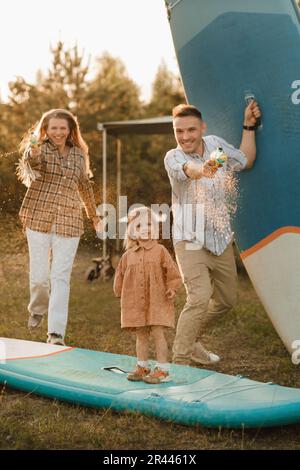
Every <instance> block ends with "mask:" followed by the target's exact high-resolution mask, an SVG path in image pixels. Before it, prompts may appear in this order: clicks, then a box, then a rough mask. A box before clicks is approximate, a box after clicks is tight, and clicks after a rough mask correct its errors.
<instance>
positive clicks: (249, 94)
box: [245, 90, 263, 130]
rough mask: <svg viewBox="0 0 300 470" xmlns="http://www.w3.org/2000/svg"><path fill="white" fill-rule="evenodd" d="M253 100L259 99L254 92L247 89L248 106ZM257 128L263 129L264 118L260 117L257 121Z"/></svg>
mask: <svg viewBox="0 0 300 470" xmlns="http://www.w3.org/2000/svg"><path fill="white" fill-rule="evenodd" d="M252 101H257V99H256V98H255V95H254V93H253V92H252V91H251V90H246V91H245V102H246V105H247V106H248V105H249V104H250V103H251V102H252ZM256 128H257V130H261V129H262V128H263V124H262V120H261V118H258V119H257V121H256Z"/></svg>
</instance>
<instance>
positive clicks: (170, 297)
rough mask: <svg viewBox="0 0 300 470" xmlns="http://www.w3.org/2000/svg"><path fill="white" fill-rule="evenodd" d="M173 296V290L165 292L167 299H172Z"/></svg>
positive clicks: (174, 291) (174, 293) (174, 292)
mask: <svg viewBox="0 0 300 470" xmlns="http://www.w3.org/2000/svg"><path fill="white" fill-rule="evenodd" d="M175 295H176V290H174V289H168V290H167V292H166V296H167V298H168V299H174V297H175Z"/></svg>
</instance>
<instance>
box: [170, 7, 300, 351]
mask: <svg viewBox="0 0 300 470" xmlns="http://www.w3.org/2000/svg"><path fill="white" fill-rule="evenodd" d="M166 3H167V6H168V13H169V19H170V25H171V30H172V35H173V40H174V45H175V50H176V53H177V58H178V63H179V67H180V71H181V76H182V81H183V84H184V88H185V92H186V95H187V98H188V101H189V103H191V104H194V105H196V106H197V107H199V109H200V110H201V111H202V113H203V116H204V119H205V121H206V122H207V124H208V132H209V131H210V133H212V134H216V135H219V136H221V137H223V138H225V139H226V140H227V141H229V142H230V143H232V144H234V145H235V146H239V144H240V141H241V133H242V120H243V111H244V108H245V95H247V94H249V92H250V94H254V96H255V97H256V99H257V100H258V102H259V103H260V105H261V108H262V111H263V118H262V123H263V127H262V129H261V130H259V131H258V132H257V147H258V155H257V160H256V163H255V165H254V167H253V168H252V169H251V170H248V171H244V172H242V173H241V175H240V198H239V208H238V212H237V214H236V216H235V217H234V220H233V227H234V231H235V234H236V241H237V244H238V247H239V249H240V252H241V257H242V259H243V261H244V264H245V267H246V269H247V271H248V274H249V276H250V278H251V280H252V282H253V284H254V287H255V289H256V291H257V293H258V295H259V296H260V299H261V300H262V303H263V304H264V307H265V309H266V311H267V313H268V314H269V317H270V319H271V321H272V322H273V324H274V326H275V328H276V329H277V331H278V333H279V335H280V336H281V338H282V340H283V342H284V344H285V345H286V347H287V349H288V350H289V351H292V350H293V349H294V347H296V345H297V343H296V341H297V340H298V341H299V340H300V203H299V199H300V189H299V188H300V25H299V7H298V2H297V0H249V1H247V0H222V1H221V0H167V2H166Z"/></svg>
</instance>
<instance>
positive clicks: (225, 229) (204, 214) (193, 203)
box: [164, 135, 247, 255]
mask: <svg viewBox="0 0 300 470" xmlns="http://www.w3.org/2000/svg"><path fill="white" fill-rule="evenodd" d="M203 141H204V154H203V156H200V155H198V154H186V153H184V152H183V150H182V149H181V148H180V147H177V148H176V149H172V150H169V151H168V152H167V154H166V156H165V160H164V163H165V168H166V171H167V173H168V176H169V179H170V183H171V186H172V212H173V227H172V233H173V243H174V244H176V243H178V242H179V241H182V240H185V241H189V242H192V243H194V244H195V245H194V247H195V249H196V248H197V247H199V248H201V247H203V246H204V248H206V249H207V250H209V251H211V252H212V253H213V254H215V255H221V254H222V253H223V251H224V250H225V249H226V247H227V246H228V245H229V243H231V241H232V238H233V232H232V229H231V224H230V215H229V213H228V208H227V205H226V194H225V189H224V181H225V177H226V174H227V175H228V173H229V172H232V171H241V170H243V169H244V168H245V167H246V165H247V158H246V156H245V154H244V153H243V152H242V151H241V150H239V149H236V148H234V147H233V146H232V145H230V144H228V143H227V142H226V141H225V140H224V139H222V138H220V137H217V136H215V135H209V136H206V137H203ZM217 147H222V148H223V151H224V153H225V154H226V155H227V157H228V160H227V161H226V162H225V163H224V165H223V166H222V167H221V168H219V169H218V171H217V174H216V176H215V177H214V178H206V177H202V178H199V179H191V178H189V177H188V176H187V175H186V174H185V172H184V171H183V166H184V164H185V163H188V162H190V161H194V162H199V163H204V162H205V161H207V160H209V159H210V156H211V153H212V152H213V151H214V150H216V149H217ZM220 227H221V228H220Z"/></svg>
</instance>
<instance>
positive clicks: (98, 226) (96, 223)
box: [93, 215, 104, 233]
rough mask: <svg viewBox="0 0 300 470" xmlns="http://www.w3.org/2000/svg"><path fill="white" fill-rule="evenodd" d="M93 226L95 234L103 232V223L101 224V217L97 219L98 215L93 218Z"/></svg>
mask: <svg viewBox="0 0 300 470" xmlns="http://www.w3.org/2000/svg"><path fill="white" fill-rule="evenodd" d="M93 225H94V229H95V231H96V232H97V233H100V232H103V230H104V227H103V222H102V219H101V217H99V216H98V215H96V216H95V217H93Z"/></svg>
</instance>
